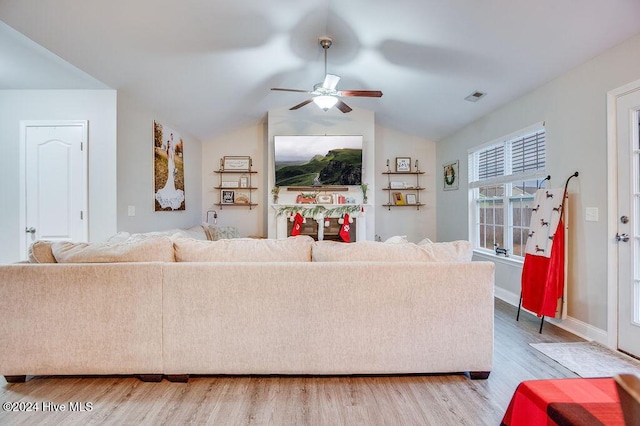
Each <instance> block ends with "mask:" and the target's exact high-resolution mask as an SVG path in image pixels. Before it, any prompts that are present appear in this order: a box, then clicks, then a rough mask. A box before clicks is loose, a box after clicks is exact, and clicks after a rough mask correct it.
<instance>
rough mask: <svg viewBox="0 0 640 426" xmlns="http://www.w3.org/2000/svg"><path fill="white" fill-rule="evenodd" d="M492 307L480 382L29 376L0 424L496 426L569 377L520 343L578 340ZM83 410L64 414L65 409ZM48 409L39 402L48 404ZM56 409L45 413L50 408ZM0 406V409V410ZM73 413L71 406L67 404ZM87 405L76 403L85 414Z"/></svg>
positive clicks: (4, 391)
mask: <svg viewBox="0 0 640 426" xmlns="http://www.w3.org/2000/svg"><path fill="white" fill-rule="evenodd" d="M515 315H516V309H515V308H514V307H513V306H510V305H508V304H506V303H505V302H502V301H500V300H496V313H495V346H494V348H495V349H494V366H493V371H492V372H491V376H490V377H489V379H488V380H476V381H472V380H470V379H468V378H467V377H466V376H463V375H448V376H434V375H410V376H391V377H387V376H384V377H361V376H356V377H353V376H349V377H307V376H303V377H297V376H296V377H279V376H266V377H265V376H258V377H255V376H254V377H251V376H241V377H236V376H206V377H192V378H191V379H190V380H189V383H170V382H168V381H166V380H164V381H162V382H161V383H144V382H141V381H139V380H138V379H136V378H133V377H34V378H31V379H30V380H28V381H27V382H26V383H16V384H7V383H6V382H5V381H4V379H2V378H0V401H1V402H2V403H3V404H4V403H7V402H9V403H14V402H24V403H38V408H39V410H38V411H37V412H7V411H5V410H4V409H3V410H2V411H0V424H2V425H37V424H41V425H48V424H65V425H66V424H69V425H75V424H86V425H88V424H113V425H140V424H142V425H147V424H148V425H159V424H171V425H174V424H215V425H438V426H441V425H498V424H500V420H501V419H502V416H503V415H504V412H505V410H506V408H507V405H508V404H509V400H510V399H511V396H512V394H513V391H514V390H515V388H516V386H517V385H518V383H520V382H521V381H523V380H533V379H546V378H556V377H576V375H575V374H573V373H572V372H571V371H569V370H567V369H565V368H563V367H562V366H560V365H559V364H557V363H556V362H554V361H552V360H551V359H549V358H547V357H545V356H544V355H542V354H540V353H539V352H538V351H536V350H535V349H533V348H531V347H530V346H529V343H532V342H573V341H581V340H582V339H580V338H578V337H576V336H574V335H572V334H570V333H568V332H566V331H564V330H561V329H559V328H557V327H555V326H553V325H551V324H545V326H544V330H543V332H542V334H538V326H539V320H538V319H537V318H535V317H534V316H532V315H530V314H527V313H522V314H521V315H520V321H519V322H516V321H515ZM76 402H79V403H81V404H84V403H91V410H85V411H70V409H71V408H72V407H71V405H70V403H76ZM47 404H48V405H47ZM43 405H44V408H49V410H48V411H43ZM60 406H63V407H65V411H52V410H53V408H54V407H60ZM3 407H4V406H3ZM75 408H77V407H75ZM86 408H88V407H86V406H85V409H86Z"/></svg>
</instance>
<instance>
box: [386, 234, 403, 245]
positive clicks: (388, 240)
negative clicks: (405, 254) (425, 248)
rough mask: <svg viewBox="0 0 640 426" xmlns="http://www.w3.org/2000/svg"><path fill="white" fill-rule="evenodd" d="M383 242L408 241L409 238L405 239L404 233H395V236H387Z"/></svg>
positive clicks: (399, 242)
mask: <svg viewBox="0 0 640 426" xmlns="http://www.w3.org/2000/svg"><path fill="white" fill-rule="evenodd" d="M384 242H385V243H387V244H401V243H408V242H409V240H407V236H406V235H396V236H395V237H391V238H387V239H386V240H385V241H384Z"/></svg>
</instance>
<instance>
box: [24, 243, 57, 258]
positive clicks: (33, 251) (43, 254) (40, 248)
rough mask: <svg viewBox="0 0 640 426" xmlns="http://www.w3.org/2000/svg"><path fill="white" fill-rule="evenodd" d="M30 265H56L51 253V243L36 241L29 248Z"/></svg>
mask: <svg viewBox="0 0 640 426" xmlns="http://www.w3.org/2000/svg"><path fill="white" fill-rule="evenodd" d="M29 262H30V263H56V258H55V257H54V256H53V252H52V251H51V241H36V242H35V243H33V244H31V245H30V246H29Z"/></svg>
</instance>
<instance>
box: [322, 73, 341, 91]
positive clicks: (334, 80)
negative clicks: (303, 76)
mask: <svg viewBox="0 0 640 426" xmlns="http://www.w3.org/2000/svg"><path fill="white" fill-rule="evenodd" d="M339 81H340V77H339V76H337V75H335V74H327V75H325V76H324V81H323V82H322V87H323V88H324V89H329V90H335V88H336V86H337V85H338V82H339Z"/></svg>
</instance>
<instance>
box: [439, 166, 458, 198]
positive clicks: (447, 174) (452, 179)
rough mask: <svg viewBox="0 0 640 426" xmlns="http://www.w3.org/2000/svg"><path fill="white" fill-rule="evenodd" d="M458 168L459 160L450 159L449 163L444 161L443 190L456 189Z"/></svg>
mask: <svg viewBox="0 0 640 426" xmlns="http://www.w3.org/2000/svg"><path fill="white" fill-rule="evenodd" d="M458 168H459V161H458V160H456V161H451V162H449V163H445V164H444V165H443V176H442V177H443V181H444V190H445V191H453V190H455V189H458V179H459V177H458Z"/></svg>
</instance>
